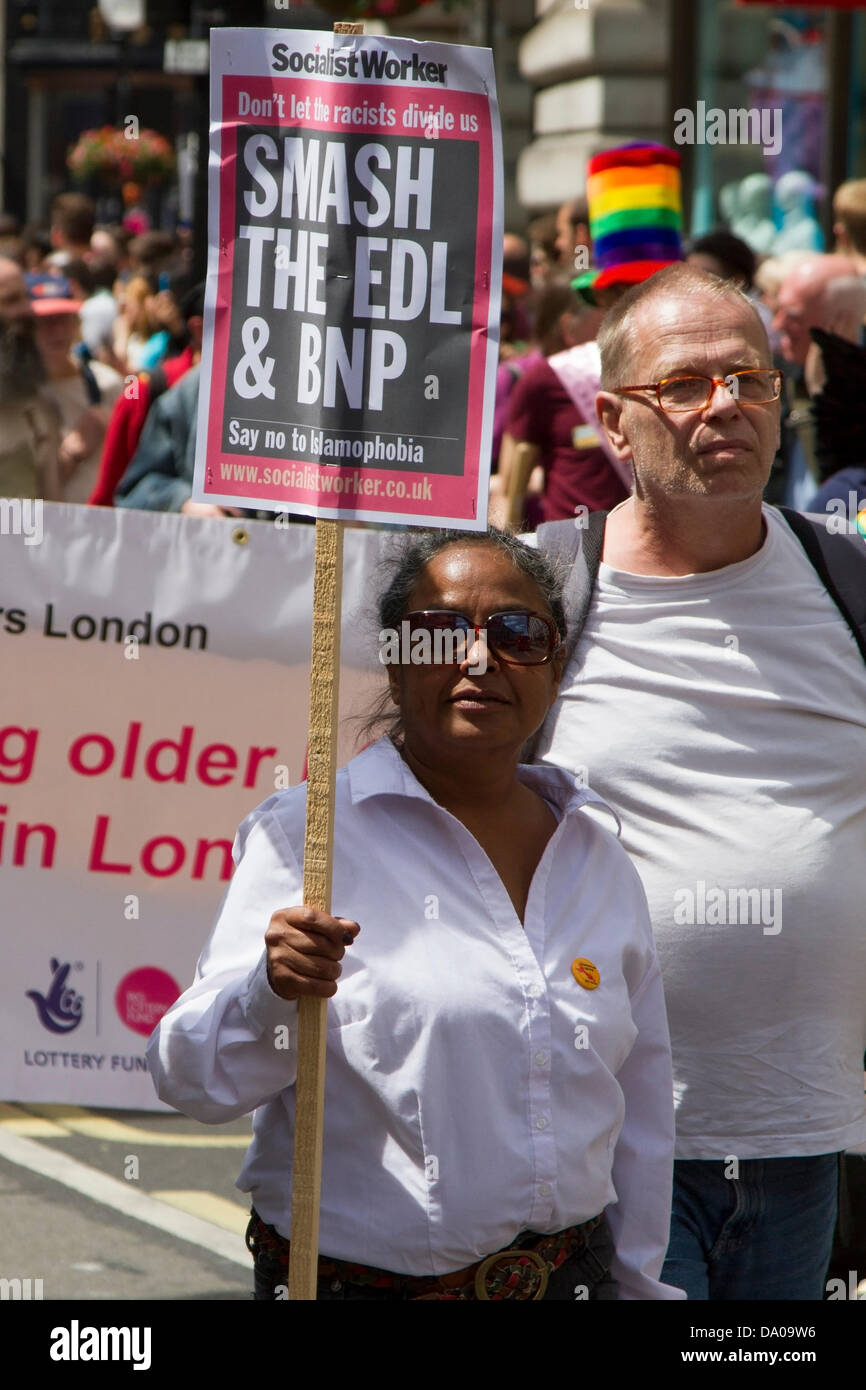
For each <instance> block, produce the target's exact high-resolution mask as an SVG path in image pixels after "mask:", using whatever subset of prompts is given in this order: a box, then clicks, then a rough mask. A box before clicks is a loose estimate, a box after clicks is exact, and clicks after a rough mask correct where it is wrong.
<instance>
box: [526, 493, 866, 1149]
mask: <svg viewBox="0 0 866 1390" xmlns="http://www.w3.org/2000/svg"><path fill="white" fill-rule="evenodd" d="M764 516H765V518H766V523H767V534H766V539H765V541H764V544H763V546H762V547H761V549H760V550H759V551H758V552H757V554H755V555H753V556H751V557H750V558H749V559H748V560H744V561H742V562H741V563H739V564H735V565H728V566H726V567H725V568H723V569H720V570H714V571H712V572H710V573H707V574H695V575H685V576H683V577H673V578H671V577H655V576H648V575H634V574H628V573H624V572H622V571H619V570H614V569H612V568H611V567H610V566H608V565H605V564H602V565H601V567H600V569H599V576H598V583H597V587H596V591H595V594H594V596H593V601H592V606H591V608H590V611H589V613H588V616H587V622H586V626H585V628H584V631H583V634H582V636H581V640H580V643H579V645H578V649H577V651H576V653H575V656H574V659H573V660H572V662H571V663H570V666H569V669H568V671H567V672H566V674H565V679H564V680H563V684H562V690H561V693H560V699H559V703H558V706H557V708H556V716H557V717H556V720H555V723H554V726H553V734H552V738H547V739H546V740H545V742H544V743H543V744H542V746H541V749H540V751H539V756H540V757H542V758H543V760H544V761H546V762H551V763H557V764H560V765H561V766H564V767H567V768H569V769H571V770H572V771H579V770H580V769H584V775H585V777H586V779H587V781H588V782H589V784H590V786H592V787H593V788H594V790H595V791H597V792H598V793H599V794H600V795H601V796H603V797H604V798H605V800H606V801H608V802H610V803H611V805H612V806H613V807H615V809H616V810H617V812H618V814H619V815H620V817H621V819H622V843H623V844H624V846H625V848H626V850H628V852H629V854H630V855H631V857H632V859H633V861H634V863H635V866H636V867H637V869H638V872H639V873H640V876H641V878H642V880H643V884H644V887H645V889H646V893H647V897H648V900H649V905H650V913H651V916H652V920H653V926H654V929H655V932H656V942H657V947H658V951H659V958H660V961H661V965H662V971H663V975H664V982H665V997H666V1000H667V1007H668V1015H669V1019H670V1027H671V1042H672V1046H673V1056H674V1086H675V1098H676V1104H677V1131H678V1143H677V1155H678V1157H680V1158H715V1159H719V1158H726V1157H728V1156H731V1155H735V1156H737V1157H740V1158H769V1157H784V1156H795V1155H805V1154H819V1153H826V1152H830V1151H832V1150H835V1149H843V1148H851V1147H854V1146H855V1145H858V1144H860V1143H862V1142H863V1140H864V1139H866V1111H864V1095H863V1053H864V1048H866V666H864V663H863V659H862V657H861V656H860V653H859V651H858V649H857V647H856V644H855V642H854V640H853V637H852V636H851V633H850V631H849V629H848V627H847V625H846V623H845V622H844V620H843V618H842V617H841V615H840V614H839V611H838V609H837V608H836V606H835V604H834V603H833V601H832V600H831V599H830V597H829V595H828V594H827V592H826V590H825V589H824V586H823V584H822V583H821V581H820V580H819V578H818V577H817V575H816V574H815V571H814V569H813V568H812V566H811V564H810V562H809V560H808V558H807V557H806V555H805V552H804V551H803V549H802V547H801V545H800V542H799V541H798V540H797V538H796V536H795V535H794V534H793V532H792V531H791V530H790V528H789V527H788V525H787V523H786V522H785V521H784V519H783V518H782V517H781V516H780V515H779V514H778V513H777V512H776V511H774V510H772V509H769V508H765V509H764Z"/></svg>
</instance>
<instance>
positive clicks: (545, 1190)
mask: <svg viewBox="0 0 866 1390" xmlns="http://www.w3.org/2000/svg"><path fill="white" fill-rule="evenodd" d="M552 1191H553V1188H552V1187H551V1186H550V1183H549V1182H542V1183H539V1185H538V1195H539V1197H549V1196H550V1194H551V1192H552Z"/></svg>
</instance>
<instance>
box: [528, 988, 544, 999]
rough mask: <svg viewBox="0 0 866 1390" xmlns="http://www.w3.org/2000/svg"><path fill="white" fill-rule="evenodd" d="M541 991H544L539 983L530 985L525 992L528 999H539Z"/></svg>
mask: <svg viewBox="0 0 866 1390" xmlns="http://www.w3.org/2000/svg"><path fill="white" fill-rule="evenodd" d="M543 993H544V991H543V989H542V988H541V985H530V986H529V989H528V990H527V994H528V995H529V997H530V999H540V998H541V996H542V994H543Z"/></svg>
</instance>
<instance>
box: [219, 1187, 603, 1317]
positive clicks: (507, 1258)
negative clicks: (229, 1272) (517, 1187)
mask: <svg viewBox="0 0 866 1390" xmlns="http://www.w3.org/2000/svg"><path fill="white" fill-rule="evenodd" d="M603 1220H604V1214H603V1213H602V1214H601V1215H600V1216H593V1217H592V1218H591V1219H590V1220H589V1221H583V1222H582V1223H581V1224H580V1225H579V1226H569V1227H568V1229H567V1230H565V1231H556V1232H554V1233H553V1234H552V1235H540V1234H539V1233H538V1232H537V1231H524V1232H523V1233H522V1235H519V1236H518V1237H517V1238H516V1240H515V1241H514V1244H513V1245H510V1246H508V1248H507V1249H505V1250H497V1251H496V1252H495V1254H493V1255H488V1256H487V1257H486V1258H485V1259H483V1260H476V1262H475V1263H474V1264H471V1265H467V1266H466V1268H465V1269H455V1270H452V1271H450V1272H449V1273H448V1274H438V1275H415V1274H396V1273H395V1272H394V1271H393V1270H389V1269H376V1268H375V1267H374V1266H372V1265H361V1264H355V1263H353V1262H352V1261H350V1260H336V1259H332V1258H331V1256H329V1255H320V1256H319V1278H320V1279H326V1280H329V1281H331V1282H332V1284H336V1285H337V1287H339V1285H340V1284H361V1285H369V1286H372V1287H373V1288H376V1289H393V1290H394V1292H395V1293H401V1292H402V1293H406V1294H407V1295H408V1296H409V1297H410V1298H417V1299H459V1300H466V1299H480V1300H482V1301H485V1302H487V1301H497V1300H500V1299H505V1298H517V1299H526V1300H529V1299H532V1300H537V1299H540V1298H543V1297H544V1293H545V1290H546V1289H547V1283H548V1280H549V1278H550V1275H551V1274H552V1273H553V1272H554V1270H557V1269H559V1268H560V1267H561V1266H562V1265H564V1264H565V1262H566V1260H570V1259H572V1258H573V1257H574V1256H575V1255H578V1254H580V1253H581V1252H582V1251H583V1250H584V1249H585V1247H586V1245H587V1242H588V1240H589V1237H590V1236H591V1235H592V1233H593V1231H595V1230H597V1229H598V1227H599V1226H600V1225H601V1223H602V1221H603ZM246 1242H247V1249H248V1250H249V1251H250V1253H251V1254H252V1255H253V1256H255V1255H256V1254H257V1253H258V1252H261V1253H263V1254H267V1255H270V1256H272V1257H275V1258H277V1259H279V1260H280V1262H281V1263H282V1262H283V1261H285V1264H286V1269H287V1270H288V1260H289V1250H290V1247H291V1242H290V1241H288V1240H287V1239H286V1237H285V1236H281V1235H280V1233H279V1231H276V1230H275V1229H274V1227H273V1226H268V1225H266V1223H265V1222H264V1221H263V1220H262V1219H261V1217H260V1216H259V1214H258V1212H257V1211H256V1209H255V1207H254V1208H253V1211H252V1216H251V1218H250V1224H249V1226H248V1227H247V1235H246Z"/></svg>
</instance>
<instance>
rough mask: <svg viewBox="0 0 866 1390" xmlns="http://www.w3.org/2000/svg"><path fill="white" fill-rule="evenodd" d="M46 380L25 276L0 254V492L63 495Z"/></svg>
mask: <svg viewBox="0 0 866 1390" xmlns="http://www.w3.org/2000/svg"><path fill="white" fill-rule="evenodd" d="M45 380H46V372H45V368H44V366H43V365H42V359H41V357H40V355H39V349H38V347H37V346H36V335H35V318H34V315H33V309H32V306H31V303H30V297H29V295H28V293H27V285H26V283H25V280H24V275H23V273H22V271H21V267H20V266H19V265H17V264H16V263H15V261H10V260H7V259H6V258H5V257H0V496H3V497H30V498H37V497H42V498H46V499H48V500H49V501H55V502H56V501H60V499H61V488H60V472H59V468H58V461H57V449H58V442H59V417H58V413H57V410H56V408H55V407H54V406H53V405H52V403H51V401H50V399H49V398H48V397H47V396H46V393H45Z"/></svg>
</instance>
